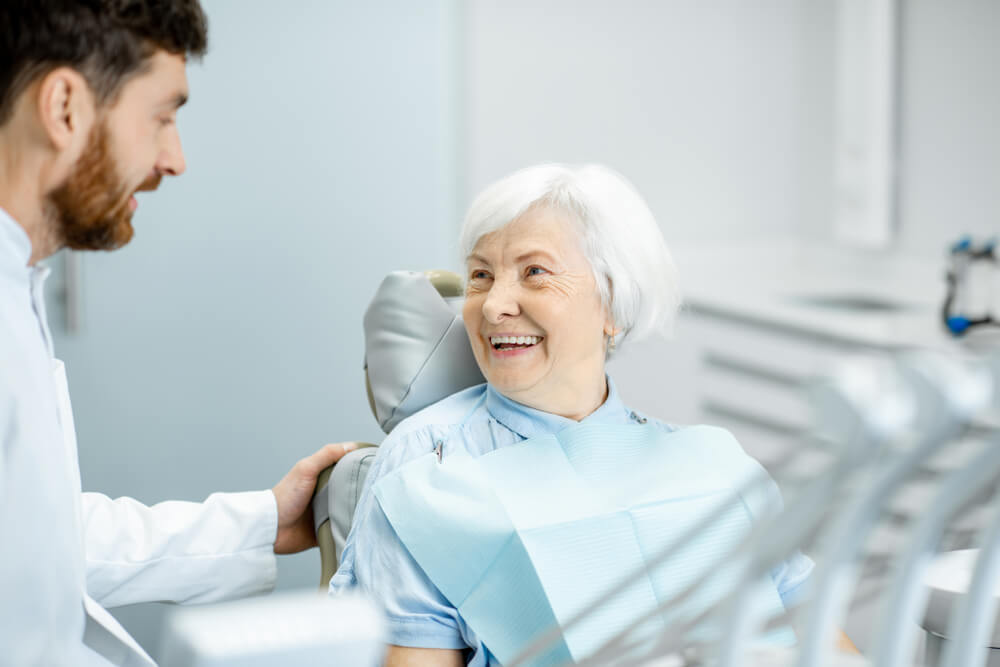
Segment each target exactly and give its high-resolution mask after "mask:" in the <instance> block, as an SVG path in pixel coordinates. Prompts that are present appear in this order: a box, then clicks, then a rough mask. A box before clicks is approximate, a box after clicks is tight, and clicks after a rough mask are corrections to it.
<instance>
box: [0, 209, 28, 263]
mask: <svg viewBox="0 0 1000 667" xmlns="http://www.w3.org/2000/svg"><path fill="white" fill-rule="evenodd" d="M30 260H31V239H29V238H28V234H27V232H25V231H24V229H23V228H22V227H21V225H19V224H17V222H16V221H15V220H14V218H12V217H11V216H10V214H9V213H7V211H5V210H3V209H2V208H0V267H2V268H3V269H4V270H5V271H9V270H11V269H21V270H23V271H24V274H25V275H27V274H28V272H29V271H30V267H29V266H28V262H29V261H30Z"/></svg>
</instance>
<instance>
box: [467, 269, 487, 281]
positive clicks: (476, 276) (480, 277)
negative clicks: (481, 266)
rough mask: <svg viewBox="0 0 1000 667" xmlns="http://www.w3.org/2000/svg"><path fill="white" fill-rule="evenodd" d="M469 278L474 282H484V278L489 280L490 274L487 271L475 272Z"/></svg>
mask: <svg viewBox="0 0 1000 667" xmlns="http://www.w3.org/2000/svg"><path fill="white" fill-rule="evenodd" d="M469 277H470V278H472V279H473V280H483V279H484V278H489V277H490V274H489V273H488V272H487V271H473V272H472V275H470V276H469Z"/></svg>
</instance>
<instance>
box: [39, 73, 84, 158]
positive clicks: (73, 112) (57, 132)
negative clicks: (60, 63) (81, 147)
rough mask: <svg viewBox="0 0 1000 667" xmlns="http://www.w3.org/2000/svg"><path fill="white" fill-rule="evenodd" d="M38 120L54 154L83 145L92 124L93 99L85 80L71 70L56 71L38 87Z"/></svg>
mask: <svg viewBox="0 0 1000 667" xmlns="http://www.w3.org/2000/svg"><path fill="white" fill-rule="evenodd" d="M36 99H37V100H38V117H39V122H40V124H41V126H42V130H43V131H44V132H45V134H46V135H47V136H48V138H49V141H51V142H52V146H53V148H55V149H56V150H57V151H60V152H62V151H65V150H66V149H68V148H70V147H72V146H73V145H74V144H76V143H82V142H83V140H85V139H86V137H87V136H88V134H89V133H90V127H91V125H92V124H93V122H94V116H95V109H94V95H93V92H92V91H91V90H90V86H89V85H87V80H86V79H84V78H83V75H81V74H80V73H79V72H77V71H76V70H75V69H73V68H71V67H57V68H56V69H54V70H52V71H51V72H49V73H48V74H46V75H45V76H44V77H42V80H41V82H40V83H39V86H38V94H37V98H36Z"/></svg>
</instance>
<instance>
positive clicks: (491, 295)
mask: <svg viewBox="0 0 1000 667" xmlns="http://www.w3.org/2000/svg"><path fill="white" fill-rule="evenodd" d="M520 314H521V306H520V305H519V304H518V300H517V287H516V286H514V285H510V284H508V283H505V282H503V283H502V282H500V281H494V283H493V285H492V286H491V287H490V291H489V292H487V293H486V300H485V301H483V315H484V316H485V317H486V319H487V320H488V321H489V322H491V323H493V324H496V323H498V322H502V321H503V320H504V319H506V318H508V317H515V316H517V315H520Z"/></svg>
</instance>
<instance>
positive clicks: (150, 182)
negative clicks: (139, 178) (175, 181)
mask: <svg viewBox="0 0 1000 667" xmlns="http://www.w3.org/2000/svg"><path fill="white" fill-rule="evenodd" d="M162 180H163V174H153V175H151V176H150V177H149V178H147V179H146V180H144V181H143V182H142V184H141V185H140V186H139V187H137V188H136V189H135V191H136V192H149V191H151V190H155V189H156V188H158V187H160V181H162Z"/></svg>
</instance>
